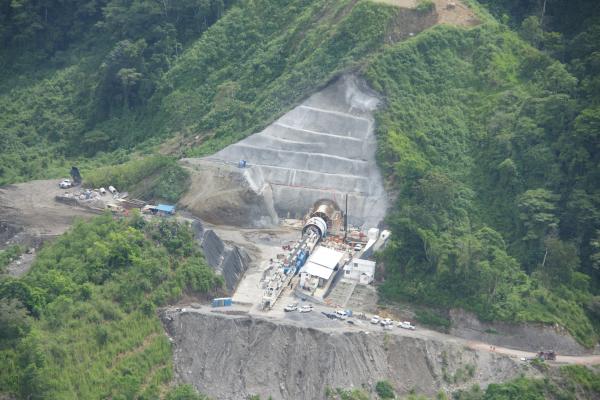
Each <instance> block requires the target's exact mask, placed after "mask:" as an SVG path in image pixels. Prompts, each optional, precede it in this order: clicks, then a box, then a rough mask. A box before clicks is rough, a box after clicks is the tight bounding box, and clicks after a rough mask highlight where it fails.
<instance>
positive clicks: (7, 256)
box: [0, 245, 23, 273]
mask: <svg viewBox="0 0 600 400" xmlns="http://www.w3.org/2000/svg"><path fill="white" fill-rule="evenodd" d="M21 254H23V248H22V247H21V246H19V245H12V246H9V247H7V248H6V249H4V250H0V273H2V272H3V271H4V268H6V266H7V265H8V264H10V263H11V262H12V261H14V260H16V259H17V258H19V257H20V256H21Z"/></svg>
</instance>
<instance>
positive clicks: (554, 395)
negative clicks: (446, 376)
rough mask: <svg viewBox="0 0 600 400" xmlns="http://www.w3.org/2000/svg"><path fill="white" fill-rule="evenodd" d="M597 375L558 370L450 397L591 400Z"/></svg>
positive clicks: (574, 369) (598, 392) (572, 369)
mask: <svg viewBox="0 0 600 400" xmlns="http://www.w3.org/2000/svg"><path fill="white" fill-rule="evenodd" d="M598 382H600V374H599V373H598V372H594V371H592V370H591V369H589V368H586V367H582V366H568V367H561V368H560V370H559V371H558V372H554V371H553V372H551V373H546V377H545V378H543V379H530V378H524V377H521V378H518V379H515V380H512V381H509V382H506V383H501V384H491V385H489V386H488V387H487V389H486V390H485V391H483V390H481V389H480V388H479V386H477V385H475V386H473V387H471V388H470V389H468V390H459V391H457V392H454V393H453V394H452V397H453V398H454V399H455V400H508V399H510V400H526V399H527V400H537V399H539V400H546V399H591V398H597V397H598V395H600V385H599V384H598Z"/></svg>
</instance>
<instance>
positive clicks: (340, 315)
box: [335, 310, 348, 320]
mask: <svg viewBox="0 0 600 400" xmlns="http://www.w3.org/2000/svg"><path fill="white" fill-rule="evenodd" d="M335 316H336V317H338V318H339V319H342V320H344V319H347V318H348V313H347V312H346V311H344V310H335Z"/></svg>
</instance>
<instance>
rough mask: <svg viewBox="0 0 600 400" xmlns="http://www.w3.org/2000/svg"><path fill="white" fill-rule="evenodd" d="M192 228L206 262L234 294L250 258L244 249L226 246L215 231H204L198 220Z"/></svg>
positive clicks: (229, 291)
mask: <svg viewBox="0 0 600 400" xmlns="http://www.w3.org/2000/svg"><path fill="white" fill-rule="evenodd" d="M192 228H193V230H194V235H195V238H196V241H197V242H198V243H199V244H200V247H201V248H202V252H203V253H204V258H205V259H206V262H207V263H208V265H209V266H211V267H212V268H213V269H214V270H215V271H216V272H217V273H219V274H220V275H221V276H222V277H223V279H224V280H225V287H226V288H227V291H228V293H230V294H232V293H233V292H234V290H235V288H236V287H237V284H238V283H239V281H240V280H241V279H242V277H243V276H244V272H246V270H247V269H248V266H249V265H250V256H249V255H248V253H247V252H246V251H245V250H244V249H243V248H240V247H238V246H235V245H234V246H227V245H225V243H224V242H223V241H222V240H221V238H220V237H219V236H218V235H217V234H216V233H215V232H214V231H213V230H211V229H204V226H203V225H202V223H201V222H200V221H198V220H196V221H194V222H193V223H192Z"/></svg>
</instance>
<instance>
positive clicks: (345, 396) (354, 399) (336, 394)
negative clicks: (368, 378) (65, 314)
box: [325, 388, 370, 400]
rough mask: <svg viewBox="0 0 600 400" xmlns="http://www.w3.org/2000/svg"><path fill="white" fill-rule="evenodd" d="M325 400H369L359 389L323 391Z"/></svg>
mask: <svg viewBox="0 0 600 400" xmlns="http://www.w3.org/2000/svg"><path fill="white" fill-rule="evenodd" d="M325 398H326V399H327V400H369V398H370V397H369V395H368V394H367V393H366V392H364V391H362V390H360V389H351V390H344V389H339V388H338V389H335V390H334V389H330V388H327V389H326V390H325Z"/></svg>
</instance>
